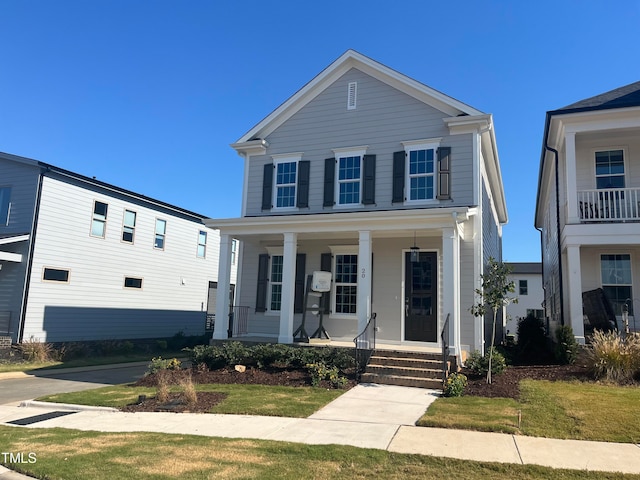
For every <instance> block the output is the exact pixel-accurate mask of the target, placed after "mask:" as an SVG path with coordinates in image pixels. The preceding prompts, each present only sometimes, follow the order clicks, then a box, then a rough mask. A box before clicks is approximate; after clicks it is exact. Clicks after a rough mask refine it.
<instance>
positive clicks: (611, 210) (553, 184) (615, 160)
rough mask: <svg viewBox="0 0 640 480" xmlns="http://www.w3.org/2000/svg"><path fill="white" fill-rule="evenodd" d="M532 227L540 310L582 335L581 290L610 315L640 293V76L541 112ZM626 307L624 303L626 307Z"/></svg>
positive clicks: (635, 305)
mask: <svg viewBox="0 0 640 480" xmlns="http://www.w3.org/2000/svg"><path fill="white" fill-rule="evenodd" d="M537 199H538V201H537V205H536V215H535V226H536V228H538V229H540V230H541V232H542V262H543V265H544V269H543V271H544V278H543V286H544V292H545V317H546V318H547V319H548V321H549V322H550V324H551V326H552V329H553V327H555V326H556V325H559V324H565V325H570V326H571V327H572V328H573V331H574V333H575V335H576V337H577V338H578V340H580V341H582V342H584V331H585V328H584V319H583V298H582V295H583V293H584V292H588V291H593V290H596V289H602V290H603V291H604V294H605V295H606V296H607V297H608V299H609V301H610V302H611V304H612V306H613V309H614V311H615V315H616V316H617V317H618V319H620V318H621V316H622V312H623V309H624V308H628V309H629V315H630V321H631V327H632V328H633V325H634V324H635V323H634V322H633V320H634V314H635V310H636V309H637V308H639V307H640V305H638V301H637V299H638V292H640V285H639V284H638V280H639V279H640V263H639V262H638V259H639V258H640V82H636V83H633V84H631V85H627V86H625V87H621V88H618V89H615V90H612V91H609V92H606V93H603V94H601V95H597V96H595V97H592V98H588V99H586V100H582V101H580V102H577V103H574V104H572V105H568V106H566V107H564V108H561V109H559V110H553V111H550V112H547V116H546V122H545V128H544V137H543V140H542V155H541V159H540V175H539V180H538V196H537ZM625 306H626V307H625Z"/></svg>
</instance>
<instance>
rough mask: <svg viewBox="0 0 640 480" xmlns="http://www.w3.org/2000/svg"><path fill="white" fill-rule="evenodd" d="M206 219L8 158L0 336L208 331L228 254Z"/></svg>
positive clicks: (2, 176) (1, 224) (1, 178)
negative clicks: (221, 259)
mask: <svg viewBox="0 0 640 480" xmlns="http://www.w3.org/2000/svg"><path fill="white" fill-rule="evenodd" d="M203 218H204V217H203V216H202V215H199V214H197V213H194V212H190V211H187V210H185V209H182V208H179V207H176V206H173V205H170V204H167V203H164V202H161V201H158V200H154V199H152V198H149V197H145V196H143V195H140V194H137V193H134V192H131V191H127V190H125V189H122V188H119V187H116V186H113V185H109V184H107V183H104V182H101V181H99V180H96V179H94V178H88V177H85V176H82V175H79V174H77V173H73V172H70V171H67V170H63V169H61V168H58V167H55V166H53V165H49V164H46V163H43V162H39V161H36V160H32V159H28V158H24V157H19V156H16V155H10V154H6V153H0V336H8V335H10V336H11V337H12V340H13V341H14V342H21V341H23V340H29V339H35V340H39V341H47V342H64V341H83V340H100V339H133V338H159V337H170V336H172V335H175V334H176V333H178V332H183V333H184V334H185V335H200V334H203V333H204V331H205V316H206V310H207V308H208V307H209V305H208V297H209V296H210V293H209V290H210V288H211V289H213V288H215V282H216V280H217V279H216V275H217V267H218V255H219V234H218V232H217V231H216V230H213V229H211V228H208V227H206V226H205V225H204V223H203ZM230 271H231V275H232V276H231V282H230V283H231V284H233V283H235V268H233V267H232V268H231V269H230ZM228 283H229V282H228ZM227 288H228V289H229V285H228V287H227ZM228 289H227V292H228V291H229V290H228ZM227 303H229V301H228V300H227ZM209 308H211V307H209Z"/></svg>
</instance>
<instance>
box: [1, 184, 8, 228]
mask: <svg viewBox="0 0 640 480" xmlns="http://www.w3.org/2000/svg"><path fill="white" fill-rule="evenodd" d="M10 214H11V187H0V227H6V226H8V225H9V216H10Z"/></svg>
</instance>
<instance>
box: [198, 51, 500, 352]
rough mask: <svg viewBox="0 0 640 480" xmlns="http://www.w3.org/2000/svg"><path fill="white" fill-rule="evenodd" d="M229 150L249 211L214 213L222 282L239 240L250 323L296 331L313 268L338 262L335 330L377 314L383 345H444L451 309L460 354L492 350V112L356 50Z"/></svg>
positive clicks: (269, 330) (268, 331) (329, 311)
mask: <svg viewBox="0 0 640 480" xmlns="http://www.w3.org/2000/svg"><path fill="white" fill-rule="evenodd" d="M232 147H233V148H234V149H235V150H236V151H237V153H238V154H239V155H240V156H241V157H242V159H243V160H244V190H243V200H242V216H241V217H240V218H232V219H211V220H208V221H206V223H207V225H209V226H211V227H215V228H219V229H220V235H221V248H220V251H221V258H220V267H219V268H220V271H219V274H218V277H219V280H218V281H219V285H220V286H221V290H224V288H226V285H227V284H228V278H229V264H230V258H231V253H232V252H231V241H232V239H233V238H237V239H239V240H240V241H241V251H240V265H239V271H238V288H237V290H236V292H237V296H236V299H237V303H238V304H239V305H245V306H249V307H250V314H249V319H248V333H249V335H250V336H253V337H256V338H261V339H271V340H272V341H278V342H281V343H291V342H292V341H293V338H292V334H293V333H294V332H295V331H296V330H297V327H298V325H299V324H300V322H301V315H300V313H299V312H300V311H301V309H302V307H303V293H304V286H305V281H304V279H305V277H306V276H307V275H309V274H311V273H312V272H314V271H328V272H331V274H332V282H331V290H330V292H329V293H328V294H326V295H327V302H326V303H325V309H324V312H325V314H324V316H323V326H324V327H325V329H326V331H327V332H328V334H329V336H330V337H331V339H332V341H336V342H349V343H350V344H351V345H353V338H354V337H355V336H356V335H358V333H359V332H361V331H362V330H363V328H364V327H365V326H366V324H367V321H368V319H369V318H370V317H371V314H372V313H376V314H377V330H378V331H377V343H378V345H380V344H385V345H389V346H396V347H398V346H400V347H404V348H407V349H411V348H418V349H419V348H428V347H439V346H440V342H441V340H440V338H441V331H442V329H443V326H444V325H445V320H446V319H447V318H449V319H450V323H449V333H450V342H451V343H450V345H451V349H452V354H456V355H461V352H462V351H463V350H464V351H469V350H475V349H478V350H482V349H483V345H484V341H485V327H484V324H483V321H482V320H481V319H477V318H474V317H473V316H472V315H471V313H470V312H469V308H470V307H471V306H472V305H473V303H474V302H475V301H476V298H475V294H474V289H475V288H477V287H479V281H480V275H481V274H482V272H483V265H485V263H486V261H487V260H488V258H489V257H490V256H493V257H494V258H496V259H500V258H501V230H502V225H503V224H504V223H505V222H506V221H507V211H506V206H505V198H504V192H503V188H502V181H501V173H500V166H499V161H498V150H497V146H496V140H495V133H494V128H493V120H492V117H491V115H489V114H485V113H482V112H480V111H478V110H476V109H474V108H472V107H470V106H468V105H465V104H464V103H462V102H460V101H458V100H455V99H453V98H451V97H449V96H447V95H445V94H443V93H441V92H439V91H437V90H434V89H432V88H430V87H428V86H426V85H424V84H422V83H419V82H417V81H416V80H413V79H411V78H409V77H407V76H405V75H403V74H401V73H399V72H397V71H395V70H392V69H391V68H389V67H387V66H385V65H382V64H380V63H378V62H376V61H374V60H372V59H370V58H368V57H366V56H364V55H361V54H360V53H358V52H355V51H353V50H349V51H347V52H346V53H344V54H343V55H342V56H341V57H339V58H338V59H337V60H336V61H334V62H333V63H332V64H331V65H329V66H328V67H327V68H326V69H325V70H323V71H322V72H321V73H320V74H319V75H317V76H316V77H315V78H313V79H312V80H311V81H310V82H309V83H307V84H306V85H305V86H304V87H303V88H302V89H300V90H299V91H298V92H297V93H295V94H294V95H293V96H292V97H291V98H289V99H288V100H287V101H285V102H284V103H283V104H282V105H281V106H279V107H278V108H277V109H276V110H274V111H273V112H272V113H271V114H269V115H268V116H267V117H266V118H265V119H263V120H262V121H260V122H259V123H258V124H257V125H256V126H254V127H253V128H251V130H249V131H248V132H247V133H245V134H244V135H242V137H240V138H239V139H238V140H237V141H236V142H235V143H233V144H232ZM221 290H219V291H221ZM221 300H222V297H220V301H218V304H217V307H218V310H217V318H218V319H226V318H227V313H228V306H227V304H226V303H225V302H223V301H221ZM316 318H317V317H315V316H314V317H312V319H313V320H312V321H315V322H316V324H314V325H311V326H308V327H306V328H307V331H308V333H311V332H313V331H314V330H315V329H316V325H317V322H318V320H316ZM307 320H308V319H307ZM221 327H222V328H218V325H216V329H215V331H214V334H213V338H214V339H222V338H226V333H225V331H226V328H225V326H224V325H221Z"/></svg>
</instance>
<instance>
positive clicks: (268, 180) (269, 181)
mask: <svg viewBox="0 0 640 480" xmlns="http://www.w3.org/2000/svg"><path fill="white" fill-rule="evenodd" d="M272 198H273V163H268V164H267V165H265V166H264V174H263V176H262V210H271V200H272Z"/></svg>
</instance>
